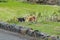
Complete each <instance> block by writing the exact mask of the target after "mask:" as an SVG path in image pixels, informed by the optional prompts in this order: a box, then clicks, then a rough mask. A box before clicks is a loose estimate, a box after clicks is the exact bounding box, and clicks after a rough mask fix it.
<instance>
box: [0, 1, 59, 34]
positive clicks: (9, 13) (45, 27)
mask: <svg viewBox="0 0 60 40" xmlns="http://www.w3.org/2000/svg"><path fill="white" fill-rule="evenodd" d="M58 10H60V6H56V7H55V6H52V5H39V4H29V3H21V2H7V3H0V21H8V20H11V19H13V18H14V17H23V16H26V15H29V14H31V13H32V12H35V14H37V13H41V15H42V16H43V18H44V17H49V15H52V14H53V13H54V12H56V13H57V14H59V15H60V13H59V12H58ZM43 18H41V19H39V20H38V21H39V23H36V24H34V23H26V22H24V23H19V22H16V21H14V20H11V21H10V22H9V23H15V24H19V25H22V26H25V27H31V28H33V29H34V30H36V29H37V30H39V31H41V32H45V33H48V34H50V35H51V34H53V35H60V23H58V22H44V21H42V20H44V19H43Z"/></svg>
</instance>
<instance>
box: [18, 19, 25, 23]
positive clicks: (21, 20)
mask: <svg viewBox="0 0 60 40" xmlns="http://www.w3.org/2000/svg"><path fill="white" fill-rule="evenodd" d="M17 19H18V21H20V22H24V21H25V19H24V18H17Z"/></svg>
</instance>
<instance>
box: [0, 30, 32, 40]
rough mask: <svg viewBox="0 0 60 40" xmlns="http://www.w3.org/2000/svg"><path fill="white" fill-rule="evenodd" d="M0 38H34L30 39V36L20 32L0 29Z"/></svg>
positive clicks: (12, 39)
mask: <svg viewBox="0 0 60 40" xmlns="http://www.w3.org/2000/svg"><path fill="white" fill-rule="evenodd" d="M0 40H32V38H31V39H29V37H25V36H23V35H20V34H18V33H14V32H10V31H6V30H3V29H0Z"/></svg>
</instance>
